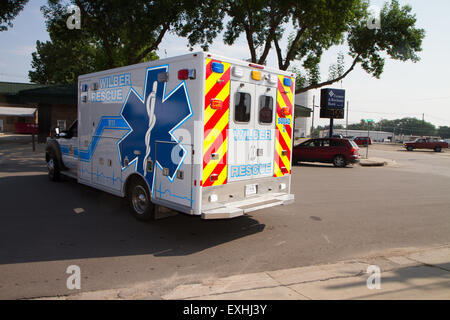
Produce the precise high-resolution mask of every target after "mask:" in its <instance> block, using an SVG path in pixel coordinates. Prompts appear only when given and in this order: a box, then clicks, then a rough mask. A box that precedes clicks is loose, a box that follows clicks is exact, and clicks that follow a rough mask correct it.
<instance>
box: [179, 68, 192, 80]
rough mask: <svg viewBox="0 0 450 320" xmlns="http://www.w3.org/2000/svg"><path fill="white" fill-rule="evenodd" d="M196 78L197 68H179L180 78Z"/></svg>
mask: <svg viewBox="0 0 450 320" xmlns="http://www.w3.org/2000/svg"><path fill="white" fill-rule="evenodd" d="M187 79H195V69H181V70H178V80H187Z"/></svg>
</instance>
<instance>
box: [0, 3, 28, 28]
mask: <svg viewBox="0 0 450 320" xmlns="http://www.w3.org/2000/svg"><path fill="white" fill-rule="evenodd" d="M27 2H28V0H2V2H1V6H0V31H6V30H8V27H10V28H12V26H13V25H12V21H13V20H14V18H15V17H17V15H18V14H19V13H20V11H22V10H23V8H24V7H25V5H26V4H27Z"/></svg>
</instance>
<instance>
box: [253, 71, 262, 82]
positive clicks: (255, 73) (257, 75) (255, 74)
mask: <svg viewBox="0 0 450 320" xmlns="http://www.w3.org/2000/svg"><path fill="white" fill-rule="evenodd" d="M252 79H253V80H261V72H259V71H255V70H254V71H252Z"/></svg>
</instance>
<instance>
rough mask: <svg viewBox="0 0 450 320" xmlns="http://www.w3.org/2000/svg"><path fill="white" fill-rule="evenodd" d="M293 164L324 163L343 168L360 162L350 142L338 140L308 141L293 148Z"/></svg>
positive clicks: (356, 150)
mask: <svg viewBox="0 0 450 320" xmlns="http://www.w3.org/2000/svg"><path fill="white" fill-rule="evenodd" d="M292 160H293V163H298V162H324V163H333V164H334V166H336V167H345V166H346V165H347V164H349V163H357V162H359V160H360V155H359V148H358V146H357V145H356V143H354V142H353V141H352V140H348V139H338V138H324V139H309V140H307V141H305V142H303V143H301V144H299V145H296V146H295V147H294V148H293V159H292Z"/></svg>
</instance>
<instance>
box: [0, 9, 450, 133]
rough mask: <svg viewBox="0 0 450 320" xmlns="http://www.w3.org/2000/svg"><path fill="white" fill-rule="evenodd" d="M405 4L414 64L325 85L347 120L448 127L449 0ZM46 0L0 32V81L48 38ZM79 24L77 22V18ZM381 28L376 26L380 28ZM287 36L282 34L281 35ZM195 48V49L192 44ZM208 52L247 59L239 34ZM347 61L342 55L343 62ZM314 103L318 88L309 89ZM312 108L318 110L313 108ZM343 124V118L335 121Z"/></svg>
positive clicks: (182, 45)
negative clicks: (344, 106) (343, 106)
mask: <svg viewBox="0 0 450 320" xmlns="http://www.w3.org/2000/svg"><path fill="white" fill-rule="evenodd" d="M399 2H400V3H401V4H410V5H411V6H412V8H413V12H414V13H416V16H417V24H416V26H417V27H419V28H423V29H425V32H426V36H425V39H424V42H423V46H422V48H423V51H422V52H421V53H419V56H420V57H421V60H420V61H419V62H418V63H412V62H401V61H395V60H390V59H387V60H386V63H385V67H384V73H383V74H382V75H381V78H380V79H376V78H373V77H372V76H371V75H369V74H367V73H366V72H365V71H364V70H362V69H361V68H360V67H359V66H358V67H356V68H355V70H354V71H353V72H351V73H350V74H349V75H348V76H347V77H346V78H345V79H344V81H343V82H342V84H333V85H332V86H331V87H335V88H341V86H342V88H343V89H345V90H346V99H347V100H348V102H349V123H356V122H359V121H360V119H373V120H375V121H378V120H380V119H396V118H403V117H416V118H419V119H422V115H424V118H425V120H426V121H428V122H431V123H433V124H434V125H436V126H450V75H449V72H450V59H449V58H450V54H449V52H450V19H449V18H448V13H449V12H450V1H448V0H430V1H423V0H400V1H399ZM45 3H46V1H43V0H32V1H30V2H29V3H28V4H27V5H26V7H25V9H24V10H23V11H22V12H21V13H20V14H19V16H18V17H17V18H16V19H15V20H14V21H13V25H14V26H13V28H9V30H8V31H4V32H0V81H10V82H29V79H28V71H29V70H30V69H31V54H32V52H34V51H35V48H36V41H37V40H40V41H46V40H49V36H48V33H47V31H46V28H45V20H44V18H43V15H42V13H41V12H40V7H41V6H42V5H44V4H45ZM383 3H384V0H372V1H371V4H372V5H373V6H375V7H379V8H381V7H382V5H383ZM82 23H83V21H82ZM381 27H382V26H381ZM287 35H288V34H287V33H286V36H287ZM195 49H198V50H200V48H195ZM210 51H211V52H216V53H220V54H221V55H224V56H229V57H233V58H238V59H247V58H248V57H249V51H248V47H247V45H246V41H245V39H244V38H243V37H241V38H240V39H238V41H236V43H235V44H234V45H233V46H227V45H225V44H223V41H222V38H221V37H218V38H217V39H216V40H215V42H214V43H213V44H212V45H211V47H210ZM340 51H341V52H343V53H346V52H347V51H346V48H345V47H334V48H332V49H330V50H329V51H327V52H326V53H325V54H324V56H323V58H322V62H321V74H322V80H327V78H328V68H329V66H330V65H331V64H332V63H334V62H335V61H336V58H337V54H338V53H339V52H340ZM187 52H188V47H187V40H186V39H183V38H179V37H177V36H175V35H172V34H169V35H168V36H166V37H165V38H164V39H163V41H162V43H161V45H160V46H159V51H158V55H159V56H160V57H161V58H163V57H166V56H167V57H170V56H177V55H180V54H185V53H187ZM350 63H351V60H350V58H348V59H346V66H347V67H348V66H349V65H350ZM267 65H268V66H270V67H274V68H276V67H277V65H278V64H277V60H276V54H275V52H274V50H273V49H272V51H271V53H270V55H269V58H268V61H267ZM313 94H314V95H315V96H316V104H318V102H317V101H319V97H320V90H314V92H313ZM316 111H318V109H316ZM314 121H315V124H320V125H324V124H327V123H328V120H326V119H319V118H318V112H316V118H315V120H314ZM335 124H345V120H335Z"/></svg>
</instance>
